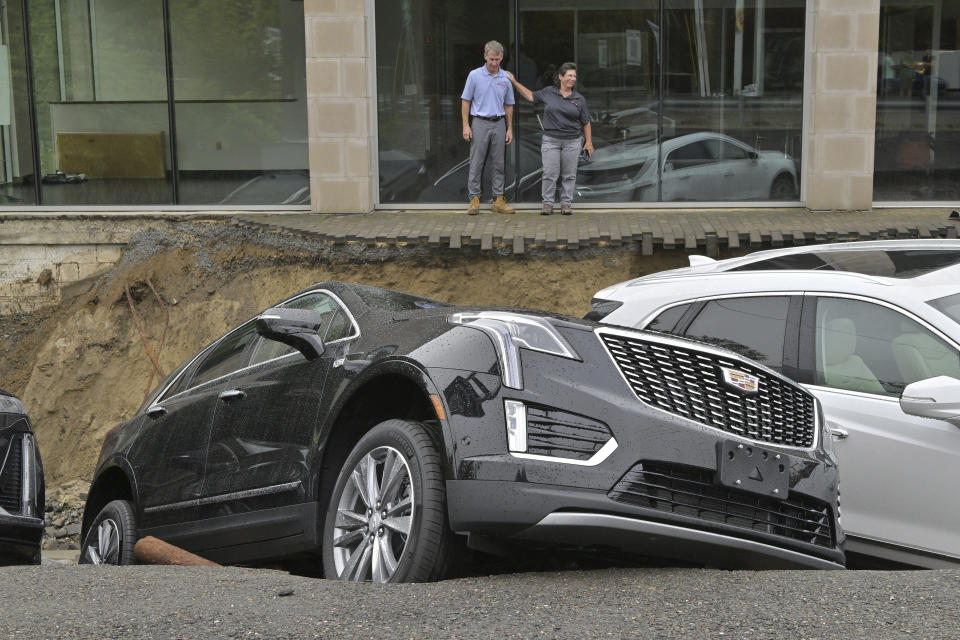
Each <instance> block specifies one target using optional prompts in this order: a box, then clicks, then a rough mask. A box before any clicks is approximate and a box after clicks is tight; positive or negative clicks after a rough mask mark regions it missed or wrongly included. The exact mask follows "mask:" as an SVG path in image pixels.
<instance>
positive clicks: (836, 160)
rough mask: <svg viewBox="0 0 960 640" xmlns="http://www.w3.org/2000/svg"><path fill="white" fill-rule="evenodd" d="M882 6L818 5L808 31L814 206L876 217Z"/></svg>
mask: <svg viewBox="0 0 960 640" xmlns="http://www.w3.org/2000/svg"><path fill="white" fill-rule="evenodd" d="M879 17H880V0H816V1H815V2H811V3H810V13H809V15H808V25H809V28H810V30H811V31H812V50H810V51H809V52H808V54H807V64H808V65H809V67H810V73H809V74H808V76H807V84H806V89H805V91H806V93H807V96H808V100H807V104H808V105H809V106H810V114H811V115H810V118H809V119H808V121H807V130H806V137H807V154H806V155H805V157H806V158H807V163H806V171H805V173H806V204H807V207H808V208H810V209H813V210H838V209H839V210H860V209H870V208H871V206H872V203H873V154H874V135H875V131H876V112H877V73H876V69H877V48H878V37H879V28H880V22H879Z"/></svg>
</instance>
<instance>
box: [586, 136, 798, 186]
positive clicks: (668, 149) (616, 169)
mask: <svg viewBox="0 0 960 640" xmlns="http://www.w3.org/2000/svg"><path fill="white" fill-rule="evenodd" d="M660 147H661V148H660V158H661V167H660V176H659V187H660V188H659V192H658V188H657V187H658V175H657V145H656V144H655V143H653V142H648V141H637V140H629V139H628V140H625V141H623V142H619V143H615V144H611V145H608V146H606V147H603V148H602V149H597V150H596V152H595V153H594V154H593V158H592V159H591V160H590V162H588V163H581V165H580V169H579V172H578V174H577V186H576V198H577V199H578V200H579V201H581V202H631V201H639V202H656V201H658V200H660V201H663V202H671V201H678V200H698V201H711V202H715V201H737V202H746V201H753V200H778V201H784V200H795V199H796V198H797V193H798V190H797V185H798V183H797V169H796V163H795V162H794V160H793V158H792V157H790V156H789V155H788V154H786V153H783V152H782V151H760V150H757V149H755V148H753V147H751V146H750V145H748V144H746V143H743V142H741V141H739V140H737V139H735V138H731V137H730V136H728V135H725V134H722V133H715V132H711V131H701V132H698V133H690V134H687V135H683V136H679V137H676V138H672V139H670V140H665V141H664V142H663V143H662V144H661V145H660Z"/></svg>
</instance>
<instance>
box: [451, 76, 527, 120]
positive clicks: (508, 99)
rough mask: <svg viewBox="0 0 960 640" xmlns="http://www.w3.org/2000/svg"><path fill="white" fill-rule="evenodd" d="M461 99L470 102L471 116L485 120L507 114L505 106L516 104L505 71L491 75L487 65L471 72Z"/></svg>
mask: <svg viewBox="0 0 960 640" xmlns="http://www.w3.org/2000/svg"><path fill="white" fill-rule="evenodd" d="M460 97H461V98H462V99H464V100H469V101H470V115H474V116H482V117H484V118H492V117H494V116H502V115H504V114H505V111H504V109H503V105H506V104H514V99H513V87H512V86H511V85H510V78H508V77H507V74H506V73H504V72H503V69H500V70H499V71H497V75H495V76H492V75H490V72H489V71H487V65H483V66H482V67H480V68H479V69H474V70H473V71H471V72H470V74H469V75H468V76H467V84H466V86H464V88H463V94H462V95H461V96H460Z"/></svg>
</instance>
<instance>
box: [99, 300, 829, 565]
mask: <svg viewBox="0 0 960 640" xmlns="http://www.w3.org/2000/svg"><path fill="white" fill-rule="evenodd" d="M823 440H824V438H823V426H822V420H821V418H820V411H819V408H818V406H817V403H816V401H815V400H814V398H813V396H811V395H810V394H809V393H807V392H806V391H804V390H803V389H802V388H800V387H799V386H797V385H795V384H793V383H792V382H790V381H789V380H787V379H786V378H784V377H783V376H781V375H779V374H777V373H775V372H773V371H771V370H769V369H766V368H765V367H763V366H760V365H758V364H756V363H754V362H752V361H749V360H747V359H745V358H743V357H742V356H738V355H736V354H733V353H730V352H727V351H724V350H721V349H717V348H714V347H710V346H706V345H702V344H698V343H695V342H691V341H687V340H683V339H678V338H672V337H667V336H662V335H658V334H654V333H644V332H639V331H629V330H621V329H614V328H610V327H605V326H602V325H599V324H597V323H595V322H591V321H585V320H579V319H574V318H568V317H562V316H556V315H551V314H547V313H543V312H532V311H523V310H509V309H477V308H456V307H452V306H450V305H446V304H444V303H440V302H436V301H434V300H427V299H424V298H419V297H416V296H412V295H409V294H405V293H399V292H394V291H387V290H383V289H377V288H374V287H367V286H361V285H349V284H343V283H339V282H329V283H325V284H318V285H314V286H313V287H311V288H309V289H307V290H305V291H302V292H300V293H298V294H296V295H294V296H292V297H290V298H288V299H287V300H285V301H283V302H281V303H279V304H277V305H276V306H275V307H273V308H271V309H268V310H266V311H264V312H263V313H261V314H260V315H258V316H256V317H254V318H252V319H250V320H249V321H248V322H246V323H244V324H242V325H241V326H239V327H238V328H236V329H234V330H233V331H231V332H229V333H227V334H226V335H225V336H223V337H222V338H220V339H219V340H217V341H215V342H214V343H212V344H211V345H209V346H208V347H206V348H205V349H203V350H201V351H200V352H199V353H198V354H197V355H196V356H194V357H193V358H191V359H190V360H188V361H187V362H186V363H185V364H183V365H182V366H181V367H180V368H179V369H177V370H176V371H175V372H174V373H173V374H171V375H170V376H169V377H168V378H167V379H166V380H165V381H164V382H163V383H162V384H161V385H160V386H159V387H158V388H157V389H156V390H155V391H154V392H153V393H152V394H151V395H150V397H149V398H148V399H147V400H146V401H145V402H144V404H143V406H142V407H141V408H140V410H139V411H138V412H137V413H136V415H135V416H134V417H133V418H131V419H130V420H129V421H127V422H125V423H122V424H120V425H118V426H117V427H115V428H114V429H112V430H111V431H110V432H109V434H108V436H107V438H106V440H105V442H104V444H103V450H102V452H101V455H100V460H99V462H98V464H97V468H96V472H95V476H94V480H93V484H92V486H91V488H90V492H89V496H88V498H87V505H86V509H85V512H84V521H83V533H82V540H83V544H82V556H81V561H82V562H90V563H113V564H125V563H129V562H132V561H133V557H132V548H133V545H134V543H135V541H136V540H137V538H138V536H145V535H152V536H156V537H159V538H161V539H163V540H166V541H168V542H171V543H173V544H176V545H179V546H182V547H184V548H186V549H188V550H190V551H193V552H196V553H199V554H201V555H204V556H207V557H209V558H211V559H213V560H218V561H221V562H252V561H260V560H266V559H270V558H275V557H279V556H289V555H291V554H294V553H299V552H310V553H313V554H317V555H322V562H323V570H324V572H325V574H326V575H327V576H328V577H333V578H343V579H353V580H368V579H369V580H374V581H378V582H388V581H419V580H432V579H437V578H439V577H442V576H443V575H444V574H445V570H446V568H447V567H448V561H449V560H450V559H451V556H452V555H453V554H454V553H455V551H454V549H456V548H457V546H458V545H456V544H452V542H453V541H454V540H455V538H454V536H456V535H461V536H464V537H465V539H466V542H467V544H468V545H470V546H472V547H475V548H480V549H490V548H494V547H496V545H498V544H501V543H502V541H503V540H508V541H510V543H511V544H513V545H516V544H517V542H514V541H531V542H534V543H536V544H543V543H545V542H546V543H559V544H563V545H575V546H579V547H615V548H619V549H626V550H629V551H631V552H636V553H639V554H642V555H646V556H656V557H668V558H679V559H681V560H684V561H688V562H694V563H703V564H708V565H711V566H750V567H760V566H780V567H783V566H793V567H819V568H836V567H840V566H842V563H843V559H844V558H843V553H842V552H841V550H840V543H841V541H842V538H843V534H842V532H841V529H840V527H839V523H838V510H837V468H836V465H835V461H834V459H833V457H832V454H831V453H829V452H827V451H825V450H824V448H823Z"/></svg>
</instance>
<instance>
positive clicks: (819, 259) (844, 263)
mask: <svg viewBox="0 0 960 640" xmlns="http://www.w3.org/2000/svg"><path fill="white" fill-rule="evenodd" d="M955 264H960V251H956V250H952V249H943V250H937V251H930V250H925V249H924V250H898V251H882V250H878V251H821V252H819V253H817V252H816V251H814V252H811V253H798V254H794V255H787V256H778V257H776V258H770V259H768V260H760V261H759V262H753V263H751V264H745V265H742V266H739V267H736V268H734V269H730V271H766V270H779V269H789V270H800V271H812V270H815V269H820V270H824V271H850V272H852V273H862V274H864V275H868V276H881V277H885V278H915V277H917V276H922V275H924V274H926V273H930V272H931V271H936V270H937V269H943V268H944V267H949V266H951V265H955Z"/></svg>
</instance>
